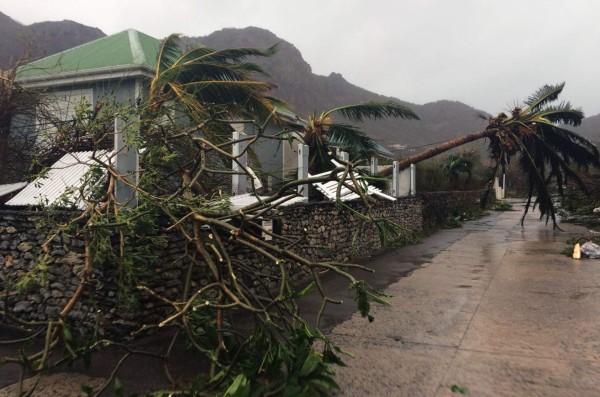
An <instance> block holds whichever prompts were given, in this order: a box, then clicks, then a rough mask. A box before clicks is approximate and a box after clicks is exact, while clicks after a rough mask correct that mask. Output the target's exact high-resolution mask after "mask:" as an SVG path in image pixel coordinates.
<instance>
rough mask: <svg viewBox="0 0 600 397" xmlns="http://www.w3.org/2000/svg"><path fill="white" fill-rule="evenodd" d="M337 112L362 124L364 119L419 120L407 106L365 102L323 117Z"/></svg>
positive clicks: (332, 111)
mask: <svg viewBox="0 0 600 397" xmlns="http://www.w3.org/2000/svg"><path fill="white" fill-rule="evenodd" d="M334 112H339V113H340V114H341V115H342V116H344V117H346V118H347V119H348V120H350V121H353V122H358V123H360V122H363V121H364V119H369V120H379V119H383V118H386V117H393V118H401V119H407V120H419V116H417V115H416V114H415V113H414V112H413V111H412V110H411V109H409V108H408V107H407V106H404V105H401V104H399V103H395V102H376V101H371V102H366V103H363V104H359V105H347V106H342V107H338V108H335V109H332V110H330V111H328V112H326V113H325V114H324V116H325V117H327V116H329V115H330V114H331V113H334Z"/></svg>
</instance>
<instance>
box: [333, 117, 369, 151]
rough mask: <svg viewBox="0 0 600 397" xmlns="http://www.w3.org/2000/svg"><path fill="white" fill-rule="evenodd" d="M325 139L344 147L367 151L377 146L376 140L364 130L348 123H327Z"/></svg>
mask: <svg viewBox="0 0 600 397" xmlns="http://www.w3.org/2000/svg"><path fill="white" fill-rule="evenodd" d="M327 139H328V140H329V142H330V143H331V144H333V145H335V146H339V147H342V148H344V149H355V150H356V149H358V150H362V151H367V150H373V149H375V148H376V146H377V142H375V140H374V139H372V138H371V137H369V136H368V135H367V134H366V133H365V132H364V131H362V130H360V129H359V128H358V127H355V126H353V125H349V124H338V123H332V124H328V125H327Z"/></svg>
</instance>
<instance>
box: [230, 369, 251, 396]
mask: <svg viewBox="0 0 600 397" xmlns="http://www.w3.org/2000/svg"><path fill="white" fill-rule="evenodd" d="M250 391H251V390H250V384H249V383H248V378H246V375H244V374H239V375H238V376H236V377H235V379H234V380H233V383H232V384H231V386H229V388H228V389H227V390H226V391H225V394H224V395H223V396H224V397H248V396H250Z"/></svg>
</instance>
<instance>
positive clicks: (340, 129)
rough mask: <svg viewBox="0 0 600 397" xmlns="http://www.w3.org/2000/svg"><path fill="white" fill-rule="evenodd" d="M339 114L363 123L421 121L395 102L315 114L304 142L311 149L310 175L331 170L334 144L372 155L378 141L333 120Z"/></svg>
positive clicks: (309, 121) (338, 108)
mask: <svg viewBox="0 0 600 397" xmlns="http://www.w3.org/2000/svg"><path fill="white" fill-rule="evenodd" d="M334 113H339V114H340V115H342V116H343V117H345V118H347V119H348V120H349V121H351V122H355V123H362V122H363V121H364V120H365V119H369V120H379V119H383V118H386V117H395V118H402V119H409V120H419V117H418V116H417V115H416V114H415V113H414V112H413V111H412V110H410V109H409V108H408V107H406V106H404V105H401V104H398V103H395V102H375V101H372V102H366V103H363V104H358V105H347V106H341V107H337V108H334V109H331V110H329V111H326V112H322V113H321V114H320V115H319V116H317V115H316V113H313V114H312V115H310V116H309V117H308V123H307V125H306V127H305V129H304V135H303V137H302V140H303V142H304V144H305V145H308V147H309V148H310V158H309V164H310V166H309V168H310V170H311V173H319V172H322V171H324V170H327V169H330V168H331V165H330V164H329V159H331V158H332V154H331V147H330V146H331V145H332V144H334V145H335V146H338V147H341V148H343V149H345V150H349V151H354V152H359V153H360V152H363V153H364V152H373V151H374V150H375V149H376V147H377V142H376V141H375V140H374V139H372V138H371V137H369V136H368V135H367V133H366V132H364V131H363V130H361V129H360V128H359V127H357V126H355V125H351V124H347V123H337V122H334V121H333V118H332V115H333V114H334Z"/></svg>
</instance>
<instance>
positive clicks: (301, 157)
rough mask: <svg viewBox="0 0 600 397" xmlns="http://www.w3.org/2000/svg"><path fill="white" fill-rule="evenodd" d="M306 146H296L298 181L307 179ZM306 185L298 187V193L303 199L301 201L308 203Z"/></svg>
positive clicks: (307, 151)
mask: <svg viewBox="0 0 600 397" xmlns="http://www.w3.org/2000/svg"><path fill="white" fill-rule="evenodd" d="M308 153H309V148H308V145H304V144H301V143H299V144H298V179H306V178H308ZM308 186H309V185H308V184H304V185H298V193H300V194H301V195H302V197H303V198H304V199H303V200H302V201H303V202H305V203H308Z"/></svg>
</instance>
